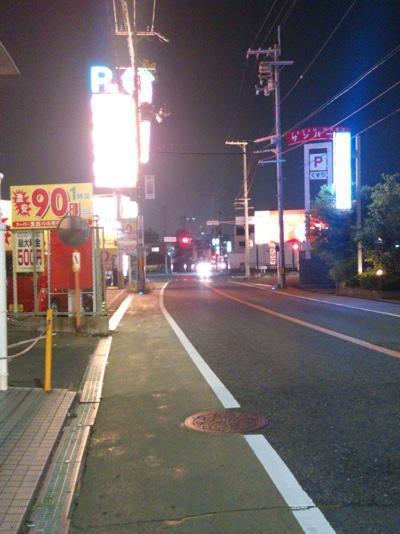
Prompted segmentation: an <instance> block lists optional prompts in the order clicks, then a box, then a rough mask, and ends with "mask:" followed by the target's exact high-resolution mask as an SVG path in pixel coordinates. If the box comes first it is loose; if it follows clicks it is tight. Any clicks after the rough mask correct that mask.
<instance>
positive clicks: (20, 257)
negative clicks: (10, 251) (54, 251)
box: [13, 231, 44, 273]
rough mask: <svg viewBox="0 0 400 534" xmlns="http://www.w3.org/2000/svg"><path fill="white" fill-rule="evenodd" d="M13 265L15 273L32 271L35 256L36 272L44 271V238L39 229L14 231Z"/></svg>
mask: <svg viewBox="0 0 400 534" xmlns="http://www.w3.org/2000/svg"><path fill="white" fill-rule="evenodd" d="M13 239H15V249H14V265H15V266H16V267H15V271H16V272H17V273H32V272H33V271H34V268H33V266H34V263H35V257H36V269H35V270H36V272H38V273H40V272H43V271H44V239H43V232H41V231H35V232H32V231H21V232H15V234H14V236H13Z"/></svg>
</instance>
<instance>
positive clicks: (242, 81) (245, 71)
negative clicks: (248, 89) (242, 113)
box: [227, 0, 278, 139]
mask: <svg viewBox="0 0 400 534" xmlns="http://www.w3.org/2000/svg"><path fill="white" fill-rule="evenodd" d="M277 1H278V0H274V2H273V3H272V5H271V7H270V9H269V11H268V13H267V14H266V16H265V18H264V20H263V22H262V24H261V26H260V29H259V30H258V32H257V34H256V36H255V37H254V39H253V42H252V44H251V46H250V48H253V46H254V44H255V43H256V41H257V39H258V37H259V36H260V34H261V33H262V31H263V29H264V26H265V25H266V23H267V22H268V19H269V17H270V15H271V13H272V11H273V9H274V6H275V4H276V2H277ZM248 65H249V64H248V61H247V58H246V62H245V65H244V68H243V70H242V78H241V80H240V85H239V92H238V97H237V100H236V105H235V109H236V111H237V110H238V108H239V106H240V101H241V99H242V95H243V89H244V82H245V79H246V74H247V68H248ZM235 115H236V113H234V114H232V121H231V126H230V128H229V135H228V136H227V138H228V139H230V138H231V137H232V135H231V134H232V129H233V122H234V116H235Z"/></svg>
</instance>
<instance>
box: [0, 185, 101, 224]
mask: <svg viewBox="0 0 400 534" xmlns="http://www.w3.org/2000/svg"><path fill="white" fill-rule="evenodd" d="M10 197H11V209H12V211H11V220H12V226H13V227H14V228H38V227H39V228H55V227H56V226H57V224H58V223H59V221H60V219H62V218H63V217H65V216H66V215H78V216H80V217H82V218H84V219H85V220H87V221H89V222H91V221H92V218H93V207H92V202H93V185H92V184H91V183H84V184H80V183H77V184H50V185H16V186H12V187H10Z"/></svg>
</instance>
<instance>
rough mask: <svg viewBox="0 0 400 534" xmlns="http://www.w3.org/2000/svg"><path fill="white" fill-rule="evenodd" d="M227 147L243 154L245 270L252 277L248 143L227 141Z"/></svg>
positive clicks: (247, 276) (247, 275)
mask: <svg viewBox="0 0 400 534" xmlns="http://www.w3.org/2000/svg"><path fill="white" fill-rule="evenodd" d="M225 144H226V145H232V146H239V147H240V149H241V150H242V154H243V205H244V269H245V276H246V278H249V277H250V246H249V197H248V187H247V141H225Z"/></svg>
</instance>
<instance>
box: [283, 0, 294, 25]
mask: <svg viewBox="0 0 400 534" xmlns="http://www.w3.org/2000/svg"><path fill="white" fill-rule="evenodd" d="M296 4H297V0H293V1H292V5H291V6H290V7H289V9H288V10H287V11H286V15H285V16H284V17H283V19H282V22H281V30H282V31H283V28H284V27H285V24H286V23H287V21H288V20H289V18H290V15H291V14H292V12H293V10H294V8H295V7H296Z"/></svg>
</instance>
